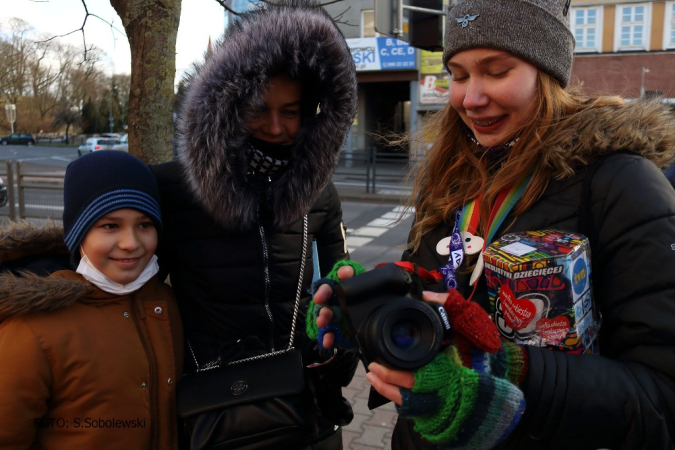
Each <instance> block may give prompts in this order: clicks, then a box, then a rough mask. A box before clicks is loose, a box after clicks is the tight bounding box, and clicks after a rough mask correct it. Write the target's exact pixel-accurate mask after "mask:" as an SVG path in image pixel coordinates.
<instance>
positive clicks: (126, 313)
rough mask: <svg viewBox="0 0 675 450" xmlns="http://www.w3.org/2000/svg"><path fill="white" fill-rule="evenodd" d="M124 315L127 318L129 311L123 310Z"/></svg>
mask: <svg viewBox="0 0 675 450" xmlns="http://www.w3.org/2000/svg"><path fill="white" fill-rule="evenodd" d="M124 317H126V318H127V319H128V318H129V313H128V312H126V311H124Z"/></svg>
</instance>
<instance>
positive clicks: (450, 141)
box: [408, 70, 623, 251]
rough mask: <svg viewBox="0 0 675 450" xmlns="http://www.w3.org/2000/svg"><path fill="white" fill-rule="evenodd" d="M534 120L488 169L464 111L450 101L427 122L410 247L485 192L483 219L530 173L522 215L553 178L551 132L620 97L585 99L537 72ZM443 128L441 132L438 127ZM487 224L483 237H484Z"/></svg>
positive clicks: (415, 246) (619, 101)
mask: <svg viewBox="0 0 675 450" xmlns="http://www.w3.org/2000/svg"><path fill="white" fill-rule="evenodd" d="M535 102H536V105H535V108H534V111H533V114H532V119H531V120H530V121H529V123H527V124H526V125H525V126H524V127H523V129H522V130H521V132H520V133H519V136H520V138H519V139H518V140H517V142H516V143H515V145H514V146H513V147H512V148H511V149H510V150H508V155H507V156H506V158H505V159H504V161H503V163H502V165H501V167H500V168H499V170H497V171H496V172H494V173H488V171H487V170H486V168H485V166H484V164H483V163H482V158H483V157H484V156H485V149H482V148H479V147H478V146H476V145H473V144H471V143H469V141H468V139H467V137H466V131H465V128H464V125H463V122H462V119H461V117H460V115H459V114H458V113H457V111H455V109H454V108H453V107H452V106H451V105H450V103H449V102H448V103H447V104H446V106H445V108H444V109H443V110H441V111H439V112H438V113H436V114H435V115H434V116H433V117H432V119H431V120H429V121H427V122H426V123H425V125H424V127H423V130H422V133H420V134H419V135H420V136H428V135H434V134H436V135H437V138H436V140H435V141H434V143H433V145H432V146H431V148H430V149H429V150H428V152H427V153H426V155H425V157H424V159H423V160H422V161H421V162H420V163H419V165H418V167H417V170H416V171H414V172H413V173H415V174H416V175H415V179H414V184H413V194H412V197H411V202H412V203H411V206H414V207H415V224H414V225H413V227H412V229H411V231H410V242H409V244H408V248H409V249H411V250H413V251H417V250H418V249H419V246H420V242H421V240H422V236H423V235H424V234H426V233H427V232H429V231H431V230H432V229H433V228H434V227H436V226H437V225H439V224H440V223H442V222H446V221H448V219H452V218H454V211H455V210H456V209H457V208H460V207H462V206H463V205H464V204H466V203H467V202H468V201H469V200H471V199H475V198H477V197H478V196H479V194H480V193H481V192H482V193H483V197H482V201H481V203H480V214H481V217H488V216H489V213H490V208H491V206H492V205H493V204H494V202H495V199H496V198H497V195H498V194H499V192H500V191H501V190H502V189H504V188H506V187H509V186H511V185H513V184H515V183H517V182H519V181H520V180H521V179H523V178H524V177H526V176H527V175H528V174H529V173H530V172H532V178H531V181H530V183H529V185H528V187H527V189H526V190H525V192H524V193H523V195H522V197H521V198H520V200H519V201H518V203H516V205H515V206H514V209H513V211H512V214H515V215H520V214H521V213H522V212H523V211H526V210H527V209H528V208H529V207H530V206H532V204H533V203H534V202H535V201H536V200H537V199H538V198H539V197H540V196H541V195H542V194H543V193H544V190H545V189H546V187H547V186H548V183H549V181H550V179H551V176H552V171H551V168H550V167H546V166H545V165H544V164H541V159H542V154H543V151H544V150H545V149H546V139H547V136H552V135H555V133H556V131H557V130H560V129H562V127H565V123H566V122H567V120H568V119H570V117H571V116H573V115H574V114H576V113H579V112H582V111H584V110H587V109H590V108H597V107H601V106H608V105H616V106H618V105H621V104H622V103H623V100H622V99H620V98H619V97H586V96H582V95H580V94H579V93H577V92H576V91H575V90H574V89H571V90H570V91H566V90H565V89H563V88H562V87H561V86H560V84H559V83H558V82H557V81H556V80H555V79H554V78H552V77H551V76H550V75H548V74H547V73H545V72H543V71H541V70H539V73H538V79H537V95H536V98H535ZM439 130H440V131H439ZM485 222H486V221H481V223H480V225H479V235H481V236H484V235H485Z"/></svg>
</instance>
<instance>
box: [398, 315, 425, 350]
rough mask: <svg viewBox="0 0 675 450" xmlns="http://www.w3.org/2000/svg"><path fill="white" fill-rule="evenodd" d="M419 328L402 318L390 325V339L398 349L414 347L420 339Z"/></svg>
mask: <svg viewBox="0 0 675 450" xmlns="http://www.w3.org/2000/svg"><path fill="white" fill-rule="evenodd" d="M420 334H421V333H420V329H419V328H418V327H417V325H415V324H414V323H412V322H410V321H409V320H402V321H401V322H398V323H396V324H394V325H393V326H392V327H391V340H392V342H393V343H394V344H395V345H396V346H397V347H398V348H400V349H402V350H407V349H409V348H412V347H414V346H415V345H417V343H419V340H420Z"/></svg>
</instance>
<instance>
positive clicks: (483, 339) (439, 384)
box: [397, 291, 527, 449]
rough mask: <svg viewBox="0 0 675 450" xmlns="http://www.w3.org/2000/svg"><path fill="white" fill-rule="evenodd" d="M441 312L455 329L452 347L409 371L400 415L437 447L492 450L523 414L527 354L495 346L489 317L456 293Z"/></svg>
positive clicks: (511, 347) (506, 345)
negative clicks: (408, 386)
mask: <svg viewBox="0 0 675 450" xmlns="http://www.w3.org/2000/svg"><path fill="white" fill-rule="evenodd" d="M445 307H446V310H447V311H448V314H449V316H450V322H451V325H452V326H453V337H452V338H451V340H450V345H449V346H448V347H446V348H445V350H444V351H443V352H442V353H440V354H439V355H437V356H436V358H434V360H433V361H432V362H431V363H429V364H428V365H426V366H424V367H422V368H420V369H417V370H416V371H414V372H413V375H414V377H415V385H414V386H413V388H412V389H404V388H401V395H402V397H403V402H402V405H401V406H400V407H398V408H397V409H398V412H399V414H400V415H402V416H407V417H409V418H410V419H412V420H413V421H414V422H415V431H417V432H418V433H420V434H421V435H422V437H423V438H424V439H426V440H428V441H429V442H431V443H433V444H435V445H437V446H439V447H441V448H444V449H459V448H466V449H489V448H493V447H494V446H496V445H498V444H499V443H500V442H502V441H503V440H504V439H505V438H506V437H507V436H508V435H509V434H510V433H511V431H512V430H513V429H514V428H515V426H516V425H517V424H518V421H519V420H520V417H521V416H522V413H523V411H524V410H525V399H524V397H523V393H522V391H521V390H520V389H519V388H518V384H520V383H521V382H522V380H523V379H524V378H525V374H526V372H527V352H526V350H525V349H524V347H521V346H518V345H515V344H512V343H507V342H505V343H502V342H501V341H500V340H499V341H495V340H494V339H493V338H494V336H497V339H498V336H499V335H498V331H497V329H496V326H495V325H494V324H493V323H492V321H490V318H489V316H488V315H487V313H486V312H485V311H484V310H483V309H482V308H480V306H478V305H477V304H476V303H472V302H468V301H466V300H464V299H463V297H461V295H460V294H459V293H457V291H450V296H449V297H448V301H447V302H446V304H445ZM460 323H461V325H460ZM493 331H494V333H497V334H494V333H493ZM481 332H482V333H483V334H481ZM463 333H466V335H464V334H463ZM497 343H498V345H495V344H497ZM495 347H496V348H495Z"/></svg>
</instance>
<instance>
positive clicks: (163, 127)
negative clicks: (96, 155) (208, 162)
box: [110, 0, 181, 163]
mask: <svg viewBox="0 0 675 450" xmlns="http://www.w3.org/2000/svg"><path fill="white" fill-rule="evenodd" d="M110 4H111V5H112V6H113V8H115V11H117V14H118V15H119V16H120V18H121V19H122V23H123V24H124V29H125V31H126V33H127V37H128V39H129V46H130V48H131V83H130V92H129V152H130V153H132V154H134V155H136V156H138V157H139V158H140V159H142V160H143V161H145V162H146V163H158V162H164V161H169V160H171V159H172V142H173V129H174V126H173V91H174V89H173V86H174V84H173V83H174V78H175V76H176V36H177V34H178V22H179V20H180V8H181V0H110Z"/></svg>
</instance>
